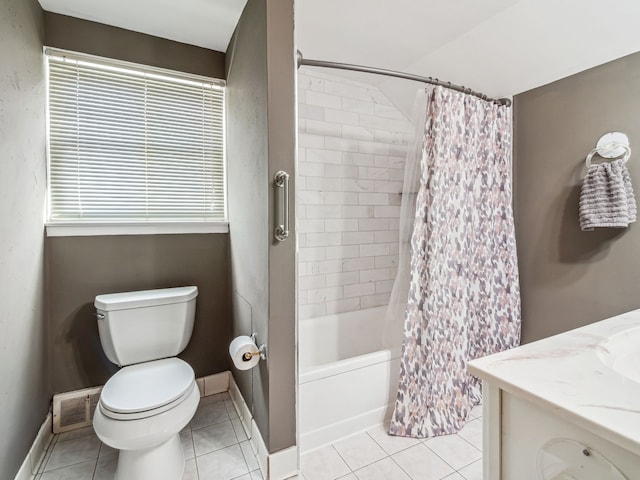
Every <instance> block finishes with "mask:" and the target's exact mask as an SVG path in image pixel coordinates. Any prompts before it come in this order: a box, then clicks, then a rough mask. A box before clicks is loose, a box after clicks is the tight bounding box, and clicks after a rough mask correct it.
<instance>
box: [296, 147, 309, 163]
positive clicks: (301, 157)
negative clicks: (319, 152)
mask: <svg viewBox="0 0 640 480" xmlns="http://www.w3.org/2000/svg"><path fill="white" fill-rule="evenodd" d="M306 156H307V149H306V148H303V147H298V162H305V161H306Z"/></svg>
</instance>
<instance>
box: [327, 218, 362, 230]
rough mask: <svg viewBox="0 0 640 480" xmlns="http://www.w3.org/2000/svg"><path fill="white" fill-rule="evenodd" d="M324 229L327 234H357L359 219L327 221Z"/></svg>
mask: <svg viewBox="0 0 640 480" xmlns="http://www.w3.org/2000/svg"><path fill="white" fill-rule="evenodd" d="M324 228H325V231H327V232H355V231H357V230H358V219H356V218H340V219H335V220H334V219H331V220H325V221H324Z"/></svg>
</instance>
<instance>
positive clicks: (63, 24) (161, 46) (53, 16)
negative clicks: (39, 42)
mask: <svg viewBox="0 0 640 480" xmlns="http://www.w3.org/2000/svg"><path fill="white" fill-rule="evenodd" d="M44 18H45V40H44V41H45V45H47V46H48V47H56V48H62V49H65V50H74V51H77V52H84V53H90V54H92V55H99V56H102V57H108V58H115V59H118V60H125V61H128V62H135V63H141V64H143V65H151V66H154V67H161V68H169V69H171V70H177V71H179V72H188V73H195V74H198V75H206V76H209V77H214V78H224V53H222V52H216V51H214V50H208V49H206V48H201V47H196V46H193V45H187V44H185V43H179V42H174V41H173V40H167V39H164V38H160V37H154V36H151V35H145V34H144V33H138V32H132V31H131V30H125V29H123V28H118V27H112V26H109V25H104V24H102V23H96V22H91V21H89V20H82V19H79V18H75V17H68V16H66V15H59V14H57V13H51V12H45V17H44Z"/></svg>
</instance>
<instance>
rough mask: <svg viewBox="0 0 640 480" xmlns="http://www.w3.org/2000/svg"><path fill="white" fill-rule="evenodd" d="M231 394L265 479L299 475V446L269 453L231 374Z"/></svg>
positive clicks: (277, 479)
mask: <svg viewBox="0 0 640 480" xmlns="http://www.w3.org/2000/svg"><path fill="white" fill-rule="evenodd" d="M229 396H230V397H231V401H232V402H233V405H234V407H235V409H236V412H237V413H238V416H239V417H240V420H241V422H242V427H243V428H244V430H245V432H246V433H247V436H248V437H249V443H250V444H251V448H252V450H253V453H254V454H255V455H256V458H257V459H258V465H259V466H260V471H261V472H262V475H263V476H264V478H265V480H284V479H286V478H291V477H293V476H295V475H298V471H299V468H298V447H297V446H295V445H294V446H292V447H289V448H285V449H284V450H280V451H278V452H274V453H269V451H268V450H267V446H266V444H265V443H264V439H263V438H262V433H260V429H259V428H258V424H257V423H256V422H255V420H254V419H253V416H252V415H251V410H250V409H249V407H248V406H247V403H246V402H245V400H244V398H243V397H242V393H240V389H239V388H238V385H237V384H236V382H235V380H234V378H233V375H230V376H229Z"/></svg>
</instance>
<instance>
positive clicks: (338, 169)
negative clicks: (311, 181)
mask: <svg viewBox="0 0 640 480" xmlns="http://www.w3.org/2000/svg"><path fill="white" fill-rule="evenodd" d="M324 174H325V176H326V177H332V178H344V179H347V178H358V167H354V166H350V165H327V166H325V173H324Z"/></svg>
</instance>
